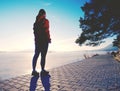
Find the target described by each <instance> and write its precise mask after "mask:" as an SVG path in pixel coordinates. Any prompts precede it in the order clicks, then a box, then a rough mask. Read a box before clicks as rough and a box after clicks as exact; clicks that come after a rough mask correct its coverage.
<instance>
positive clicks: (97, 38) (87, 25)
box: [76, 0, 120, 46]
mask: <svg viewBox="0 0 120 91" xmlns="http://www.w3.org/2000/svg"><path fill="white" fill-rule="evenodd" d="M81 9H82V10H83V12H84V17H80V20H79V22H80V28H81V29H82V33H81V35H80V36H79V37H78V39H76V43H78V44H79V45H82V44H85V45H88V46H97V45H100V44H101V43H103V42H105V41H104V39H106V38H109V37H112V36H120V11H119V9H120V2H119V0H91V1H90V2H86V3H85V4H84V6H83V7H81ZM119 39H120V37H119V38H116V39H115V41H118V40H119ZM114 43H116V42H113V44H114ZM115 45H116V44H115Z"/></svg>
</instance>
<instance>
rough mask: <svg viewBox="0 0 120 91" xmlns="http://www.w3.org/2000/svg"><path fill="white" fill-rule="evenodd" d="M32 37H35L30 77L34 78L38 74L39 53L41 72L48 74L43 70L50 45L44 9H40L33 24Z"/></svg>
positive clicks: (47, 22)
mask: <svg viewBox="0 0 120 91" xmlns="http://www.w3.org/2000/svg"><path fill="white" fill-rule="evenodd" d="M33 30H34V37H35V54H34V56H33V61H32V68H33V71H32V75H33V76H36V75H39V73H38V72H37V71H36V63H37V59H38V57H39V54H40V53H41V62H40V65H41V70H42V71H41V72H43V73H48V71H46V70H45V69H44V68H45V59H46V54H47V50H48V44H49V43H51V39H50V33H49V21H48V19H46V12H45V10H44V9H40V11H39V13H38V15H37V17H36V21H35V23H34V27H33Z"/></svg>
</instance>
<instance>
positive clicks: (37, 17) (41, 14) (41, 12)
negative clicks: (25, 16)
mask: <svg viewBox="0 0 120 91" xmlns="http://www.w3.org/2000/svg"><path fill="white" fill-rule="evenodd" d="M45 14H46V12H45V10H44V9H40V11H39V13H38V15H37V16H36V21H38V19H39V17H40V16H43V15H45Z"/></svg>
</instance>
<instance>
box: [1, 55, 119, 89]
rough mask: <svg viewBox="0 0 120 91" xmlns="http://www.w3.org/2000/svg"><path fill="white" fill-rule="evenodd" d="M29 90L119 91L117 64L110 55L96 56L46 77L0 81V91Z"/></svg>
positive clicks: (52, 71) (67, 66) (52, 72)
mask: <svg viewBox="0 0 120 91" xmlns="http://www.w3.org/2000/svg"><path fill="white" fill-rule="evenodd" d="M35 89H36V90H35ZM44 89H46V90H44ZM30 90H31V91H34V90H35V91H120V63H119V62H117V61H115V60H114V59H113V58H112V56H110V55H100V56H95V57H92V58H89V59H85V60H83V61H78V62H75V63H71V64H67V65H64V66H61V67H57V68H54V69H51V70H50V75H47V76H42V75H41V76H40V77H32V76H31V75H30V74H26V75H22V76H19V77H16V78H11V79H9V80H4V81H0V91H30Z"/></svg>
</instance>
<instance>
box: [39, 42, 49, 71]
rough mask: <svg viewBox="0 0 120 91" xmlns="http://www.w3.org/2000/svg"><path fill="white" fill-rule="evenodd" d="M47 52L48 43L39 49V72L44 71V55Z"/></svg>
mask: <svg viewBox="0 0 120 91" xmlns="http://www.w3.org/2000/svg"><path fill="white" fill-rule="evenodd" d="M47 51H48V43H46V44H44V45H42V49H41V63H40V64H41V70H44V68H45V60H46V54H47Z"/></svg>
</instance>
